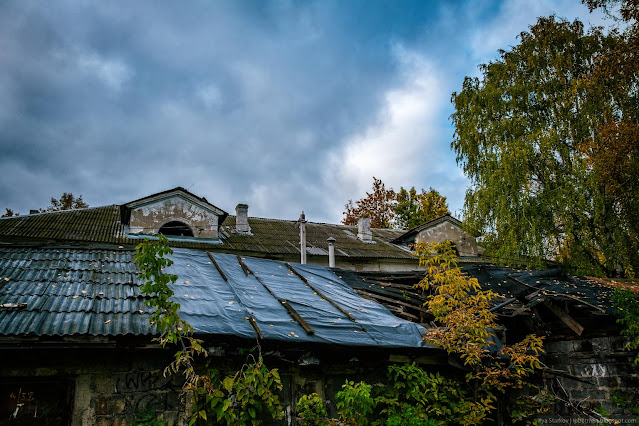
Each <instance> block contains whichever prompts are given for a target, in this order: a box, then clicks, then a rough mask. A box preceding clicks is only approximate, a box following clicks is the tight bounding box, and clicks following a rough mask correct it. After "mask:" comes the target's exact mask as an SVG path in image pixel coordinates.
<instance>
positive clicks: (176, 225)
mask: <svg viewBox="0 0 639 426" xmlns="http://www.w3.org/2000/svg"><path fill="white" fill-rule="evenodd" d="M159 233H160V234H162V235H167V236H168V235H172V236H176V237H192V236H193V231H191V228H189V226H188V225H187V224H185V223H182V222H179V221H177V220H174V221H172V222H168V223H165V224H164V225H162V227H161V228H160V231H159Z"/></svg>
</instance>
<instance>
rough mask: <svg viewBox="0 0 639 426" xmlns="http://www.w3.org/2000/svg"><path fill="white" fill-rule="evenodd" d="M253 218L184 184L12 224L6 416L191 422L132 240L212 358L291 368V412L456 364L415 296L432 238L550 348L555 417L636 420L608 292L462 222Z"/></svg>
mask: <svg viewBox="0 0 639 426" xmlns="http://www.w3.org/2000/svg"><path fill="white" fill-rule="evenodd" d="M248 210H249V207H248V206H247V205H245V204H238V205H237V207H236V209H235V215H229V214H228V213H226V212H225V211H224V210H222V209H220V208H219V207H216V206H215V205H213V204H211V203H210V202H209V201H208V200H206V199H205V198H202V197H199V196H197V195H195V194H192V193H190V192H189V191H187V190H185V189H183V188H175V189H172V190H169V191H164V192H161V193H157V194H153V195H150V196H148V197H144V198H141V199H139V200H135V201H132V202H129V203H126V204H123V205H109V206H103V207H95V208H87V209H81V210H69V211H61V212H52V213H38V214H32V215H27V216H19V217H12V218H5V219H0V345H1V346H0V351H2V352H1V353H2V358H3V359H5V360H9V361H8V362H5V363H3V366H2V367H1V368H0V377H1V378H2V380H1V385H0V392H2V393H1V394H0V397H1V398H2V399H1V401H2V414H3V415H5V416H8V415H14V419H18V417H19V416H36V418H38V419H42V422H43V423H44V422H47V421H48V422H50V424H69V423H70V424H126V423H127V422H130V421H131V420H132V419H133V418H134V416H135V415H136V413H139V412H140V411H141V410H143V409H145V408H150V409H152V410H153V411H156V412H160V413H163V416H164V418H165V419H166V420H167V421H168V423H169V424H176V423H180V422H182V421H183V420H184V419H185V413H184V408H183V407H184V405H183V404H182V403H181V402H180V400H179V397H178V395H179V387H180V383H179V378H172V379H171V378H169V379H167V378H164V377H163V376H162V374H161V371H162V369H163V368H164V367H165V366H166V365H167V363H168V362H169V361H170V359H171V353H170V351H166V350H162V349H160V348H158V346H157V344H155V343H154V342H153V340H152V338H153V336H155V335H156V330H154V329H153V327H151V326H150V324H149V311H148V308H147V307H146V305H145V304H144V301H145V300H147V296H144V295H142V294H141V293H140V289H139V286H140V283H139V282H138V280H137V273H138V271H137V267H136V265H135V263H134V261H133V256H134V247H135V245H137V244H138V243H139V242H141V241H142V240H144V239H145V238H150V239H153V238H157V234H158V233H162V234H164V235H167V236H168V238H169V240H170V244H171V246H172V247H173V248H174V250H175V253H174V255H173V260H174V261H175V264H174V265H173V266H172V267H171V268H172V270H173V272H174V273H176V274H177V275H178V276H179V281H178V282H177V283H176V286H175V296H174V298H175V300H176V301H178V302H179V303H180V304H181V315H182V316H183V318H184V319H186V320H187V321H188V322H189V323H191V325H193V327H194V329H195V332H196V334H197V335H198V336H199V337H201V338H203V339H204V340H205V342H206V345H207V349H208V350H209V352H210V354H211V359H212V360H213V363H214V364H215V365H216V366H219V368H220V369H221V370H224V369H229V370H232V369H233V368H237V366H238V365H241V364H242V362H244V360H245V355H243V353H244V351H245V350H247V349H250V348H252V347H255V345H256V343H259V345H260V347H261V350H262V353H263V354H264V356H265V359H266V361H267V363H269V365H270V366H273V367H278V368H280V370H281V372H282V377H283V380H284V385H285V388H284V391H283V393H282V400H283V405H284V406H286V407H287V410H288V411H287V416H288V418H289V419H290V418H291V416H292V415H293V413H292V407H293V405H294V401H296V400H297V398H299V396H300V395H301V394H302V393H306V392H312V391H315V392H318V393H320V394H321V395H325V396H327V397H329V399H330V396H331V395H333V394H334V392H335V391H336V390H338V389H339V387H340V385H341V384H342V383H343V381H344V379H345V378H350V379H357V378H366V379H367V380H369V381H371V380H376V379H377V378H381V377H380V376H383V372H384V370H385V368H384V367H385V366H386V365H387V364H388V363H390V362H393V361H399V360H404V361H405V360H416V361H418V362H421V363H422V364H423V365H428V366H430V367H429V368H431V369H433V371H453V367H451V366H450V365H449V363H448V359H447V356H446V355H445V354H444V353H443V352H442V351H441V350H438V349H436V348H432V347H427V346H425V345H424V343H423V341H422V339H421V336H422V333H423V331H424V327H429V321H430V319H429V316H428V313H427V312H426V310H425V309H424V308H423V303H424V301H425V300H426V299H425V297H426V296H425V295H423V294H419V293H418V292H416V291H415V290H414V289H413V287H412V285H413V284H414V283H415V282H417V281H418V280H419V279H420V278H421V274H422V272H420V271H419V265H418V262H417V259H416V258H415V256H414V254H413V252H412V250H411V245H412V244H413V243H416V242H417V243H419V242H425V241H444V240H452V241H453V242H454V243H455V246H456V248H457V250H458V252H459V256H460V261H461V262H462V264H463V265H464V268H465V271H466V272H467V273H468V274H470V275H472V276H474V277H477V278H478V280H479V281H480V283H481V284H482V286H483V287H484V288H487V289H491V290H493V291H495V292H496V293H497V294H499V297H498V298H497V299H496V301H495V305H494V307H493V309H494V311H495V312H496V313H498V315H499V319H500V324H502V328H501V329H500V330H498V335H499V336H498V337H499V338H500V339H501V340H502V341H505V342H513V341H517V340H518V339H520V338H522V337H523V336H524V335H525V334H527V333H529V332H535V333H537V334H540V335H544V336H545V337H546V348H547V351H548V354H547V356H546V358H545V366H546V368H545V371H544V380H545V381H546V385H547V387H548V388H549V389H550V390H551V391H552V392H553V393H554V394H555V395H556V396H557V397H558V398H559V399H558V404H557V406H556V409H555V412H556V413H562V414H570V412H571V411H570V410H571V409H572V410H573V413H575V412H577V411H578V410H579V409H593V408H597V407H598V406H603V407H605V408H606V409H607V410H608V412H612V413H623V410H622V409H620V408H619V407H617V406H615V405H614V404H612V403H611V402H610V401H611V400H612V398H613V396H614V395H616V394H624V395H630V396H631V397H632V398H635V400H636V397H637V396H636V391H637V388H638V386H637V384H638V381H639V373H638V372H637V369H636V367H633V364H632V361H631V360H632V357H633V354H632V353H630V352H628V351H625V350H624V349H623V346H624V339H623V338H622V337H621V336H620V334H619V332H620V326H619V325H618V324H617V323H616V319H617V317H616V313H615V310H614V308H613V306H612V303H611V300H610V297H611V290H610V289H609V288H608V287H606V286H605V285H602V284H601V283H598V282H594V281H592V280H584V279H580V278H576V277H571V276H567V275H565V274H563V273H562V272H561V271H559V270H549V271H528V270H517V269H510V268H505V267H501V266H495V265H492V264H490V263H488V262H487V261H486V260H485V259H484V258H483V257H482V249H481V247H479V246H478V245H477V243H476V241H475V238H474V236H472V235H470V234H468V233H467V232H465V231H464V230H463V228H462V225H461V223H460V222H459V221H458V220H456V219H454V218H452V217H450V216H443V217H441V218H438V219H435V220H433V221H430V222H428V223H425V224H423V225H421V226H419V227H417V228H414V229H412V230H408V231H404V230H396V229H371V228H370V226H369V224H367V222H366V221H365V220H363V221H361V222H360V223H359V224H358V226H343V225H335V224H325V223H313V222H307V221H306V220H305V218H304V216H303V215H302V216H301V217H300V218H299V219H297V220H281V219H265V218H254V217H250V216H249V214H248ZM329 264H330V265H335V266H336V267H337V268H328V267H327V266H328V265H329ZM19 404H20V405H19ZM18 407H20V408H18ZM329 408H330V407H329ZM333 409H334V407H333Z"/></svg>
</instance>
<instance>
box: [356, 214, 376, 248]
mask: <svg viewBox="0 0 639 426" xmlns="http://www.w3.org/2000/svg"><path fill="white" fill-rule="evenodd" d="M357 238H358V239H359V240H361V241H363V242H365V243H368V242H371V241H373V233H372V232H371V218H370V217H360V218H359V220H358V221H357Z"/></svg>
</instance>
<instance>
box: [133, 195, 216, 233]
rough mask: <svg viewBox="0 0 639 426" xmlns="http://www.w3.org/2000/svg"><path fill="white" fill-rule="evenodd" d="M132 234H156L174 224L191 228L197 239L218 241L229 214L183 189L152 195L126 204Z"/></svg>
mask: <svg viewBox="0 0 639 426" xmlns="http://www.w3.org/2000/svg"><path fill="white" fill-rule="evenodd" d="M126 207H127V210H128V216H129V217H128V226H129V234H157V233H159V232H160V229H161V228H162V227H163V226H165V225H167V224H171V223H178V222H179V224H181V225H184V226H185V227H188V229H190V231H191V233H192V234H193V237H195V238H211V239H217V238H219V226H220V224H221V223H222V222H223V221H224V219H225V218H226V216H228V214H227V213H226V212H225V211H223V210H221V209H220V208H218V207H215V206H214V205H212V204H210V203H209V202H208V201H206V199H205V198H200V197H198V196H196V195H194V194H192V193H190V192H188V191H187V190H185V189H184V188H175V189H172V190H169V191H164V192H160V193H158V194H154V195H150V196H148V197H145V198H141V199H139V200H135V201H132V202H130V203H128V204H126Z"/></svg>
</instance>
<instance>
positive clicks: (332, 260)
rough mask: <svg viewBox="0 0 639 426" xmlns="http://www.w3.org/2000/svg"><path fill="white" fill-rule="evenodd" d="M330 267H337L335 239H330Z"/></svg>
mask: <svg viewBox="0 0 639 426" xmlns="http://www.w3.org/2000/svg"><path fill="white" fill-rule="evenodd" d="M326 241H328V267H329V268H334V267H335V238H333V237H328V239H327V240H326Z"/></svg>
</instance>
